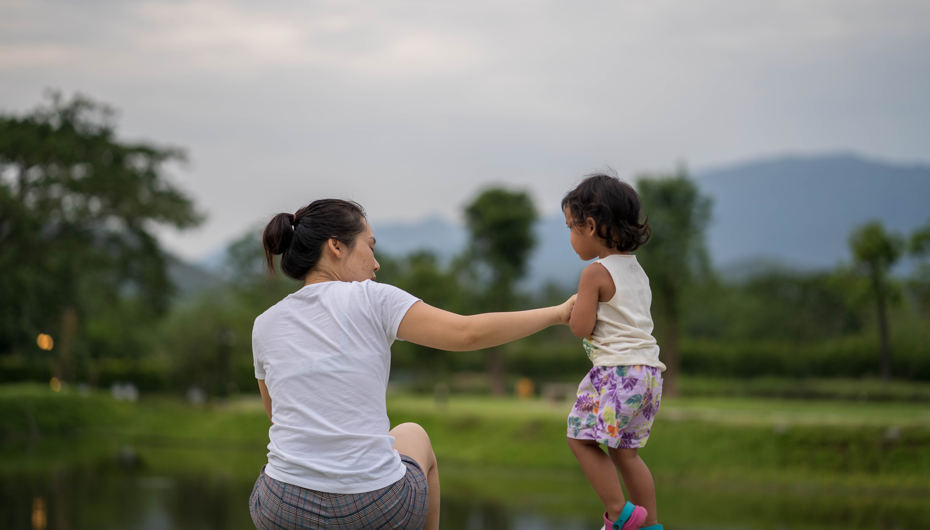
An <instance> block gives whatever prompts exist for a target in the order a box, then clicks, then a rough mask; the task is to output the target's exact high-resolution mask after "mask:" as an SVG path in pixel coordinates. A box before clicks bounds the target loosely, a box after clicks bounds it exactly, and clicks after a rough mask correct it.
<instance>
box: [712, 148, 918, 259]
mask: <svg viewBox="0 0 930 530" xmlns="http://www.w3.org/2000/svg"><path fill="white" fill-rule="evenodd" d="M695 179H696V180H697V181H698V183H699V185H700V187H701V189H702V190H703V191H704V193H706V194H708V195H710V196H711V197H713V199H714V209H713V215H714V220H713V224H712V225H711V227H710V230H709V233H708V245H709V247H710V251H711V255H712V257H713V259H714V262H715V263H716V264H718V265H719V266H724V267H726V266H730V265H732V264H733V263H734V262H738V261H744V260H747V259H750V258H753V257H756V256H769V257H772V258H775V259H777V260H780V261H783V262H786V263H788V264H790V265H793V266H796V267H802V268H811V267H829V266H833V265H835V264H836V263H837V261H839V260H842V259H847V258H848V255H849V253H848V250H847V248H848V246H847V240H848V238H849V233H850V231H851V230H852V229H853V227H855V226H857V225H859V224H861V223H863V222H865V221H867V220H869V219H880V220H881V221H883V222H884V223H885V225H886V226H887V227H890V228H891V229H894V230H900V231H911V230H913V229H914V228H915V227H916V226H918V225H921V224H923V223H926V222H927V221H928V220H930V166H926V165H897V164H891V163H885V162H879V161H875V160H868V159H864V158H861V157H858V156H855V155H832V156H817V157H815V156H811V157H783V158H776V159H771V160H763V161H757V162H749V163H745V164H738V165H734V166H731V167H727V168H723V169H716V170H711V171H702V172H699V173H697V174H696V175H695Z"/></svg>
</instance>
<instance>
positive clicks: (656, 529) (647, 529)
mask: <svg viewBox="0 0 930 530" xmlns="http://www.w3.org/2000/svg"><path fill="white" fill-rule="evenodd" d="M639 530H665V529H664V528H662V525H660V524H654V525H652V526H643V527H641V528H640V529H639Z"/></svg>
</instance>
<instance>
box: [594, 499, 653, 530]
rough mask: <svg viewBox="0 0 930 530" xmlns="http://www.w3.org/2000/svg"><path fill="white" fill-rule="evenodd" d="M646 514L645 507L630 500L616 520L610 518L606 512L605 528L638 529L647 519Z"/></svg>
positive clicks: (607, 529) (614, 529) (605, 529)
mask: <svg viewBox="0 0 930 530" xmlns="http://www.w3.org/2000/svg"><path fill="white" fill-rule="evenodd" d="M646 515H647V513H646V509H645V508H643V507H642V506H635V505H634V504H633V503H632V502H628V503H626V505H625V506H624V507H623V511H622V512H620V517H618V518H617V520H616V521H611V520H610V519H608V518H607V512H604V530H638V529H639V525H641V524H643V521H645V520H646Z"/></svg>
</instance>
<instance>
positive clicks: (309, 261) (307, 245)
mask: <svg viewBox="0 0 930 530" xmlns="http://www.w3.org/2000/svg"><path fill="white" fill-rule="evenodd" d="M364 229H365V210H364V209H362V207H361V205H359V204H358V203H356V202H352V201H343V200H340V199H322V200H319V201H313V202H311V203H310V205H309V206H305V207H303V208H301V209H299V210H297V213H295V214H290V213H279V214H278V215H275V216H274V217H272V218H271V221H270V222H269V223H268V226H266V227H265V231H264V233H262V243H264V245H265V262H266V264H267V265H268V271H269V272H270V273H271V275H272V276H273V275H274V256H277V255H278V254H281V270H282V271H284V274H285V275H286V276H287V277H288V278H293V279H295V280H303V279H304V277H305V276H307V273H309V272H310V271H312V270H313V268H314V267H316V264H317V263H319V261H320V256H322V255H323V245H325V244H326V242H327V241H329V240H330V239H335V240H336V241H339V242H340V243H342V244H343V245H346V246H347V247H349V248H350V249H351V248H353V247H354V246H355V236H357V235H359V234H360V233H362V230H364Z"/></svg>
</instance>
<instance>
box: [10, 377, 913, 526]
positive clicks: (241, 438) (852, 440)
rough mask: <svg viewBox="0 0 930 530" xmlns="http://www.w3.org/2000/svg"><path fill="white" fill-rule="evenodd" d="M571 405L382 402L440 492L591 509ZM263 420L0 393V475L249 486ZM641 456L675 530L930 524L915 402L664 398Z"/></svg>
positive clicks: (224, 412) (169, 404)
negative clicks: (176, 479)
mask: <svg viewBox="0 0 930 530" xmlns="http://www.w3.org/2000/svg"><path fill="white" fill-rule="evenodd" d="M568 409H569V404H568V403H562V404H550V403H547V402H544V401H541V400H530V401H519V400H515V399H494V398H490V397H474V396H455V395H454V396H452V397H451V398H450V399H449V401H448V402H447V403H445V404H438V403H437V402H436V401H435V400H434V399H433V398H431V397H424V396H414V395H392V396H390V397H389V399H388V414H389V416H390V419H391V423H392V425H396V424H398V423H401V422H406V421H414V422H417V423H420V424H421V425H423V426H424V427H425V428H426V429H427V431H428V432H429V433H430V437H431V439H432V441H433V444H434V447H435V451H436V454H437V456H438V458H439V460H440V468H441V472H442V476H443V488H444V489H443V491H444V495H446V494H447V495H452V496H453V497H450V498H455V496H458V498H470V499H484V501H482V502H488V503H491V505H493V504H494V503H503V504H506V505H511V506H519V507H522V508H521V509H530V510H541V511H544V512H546V513H548V514H556V515H558V514H560V513H563V514H571V513H578V510H579V509H583V510H584V512H585V513H588V512H589V511H590V512H591V513H596V511H597V509H598V502H597V499H596V496H595V495H594V493H593V491H592V490H591V489H590V486H588V484H587V482H586V481H585V479H584V477H583V475H582V474H581V472H580V470H579V469H578V466H577V464H576V463H575V461H574V458H573V457H572V455H571V453H570V452H569V450H568V447H567V445H566V443H565V415H566V413H567V411H568ZM268 425H269V424H268V419H267V417H266V416H265V413H264V410H263V408H262V406H261V402H260V400H258V399H257V398H256V397H242V398H239V399H234V400H230V401H228V402H225V403H215V404H211V405H208V406H204V407H194V406H191V405H188V404H187V403H185V402H184V401H182V400H180V399H177V398H173V397H167V396H152V397H144V398H143V399H142V400H141V401H139V402H138V403H118V402H115V401H113V400H112V399H111V398H110V397H109V396H108V395H107V394H104V393H94V394H92V395H89V396H79V395H77V394H75V393H67V394H66V393H61V394H55V393H52V392H51V391H49V390H47V387H41V386H38V385H25V386H23V385H17V386H6V387H0V436H2V437H3V438H4V439H5V440H6V442H5V443H2V444H0V473H13V474H19V473H23V472H26V473H45V472H54V470H55V469H61V468H65V467H69V466H70V467H72V468H73V467H75V466H78V467H80V466H88V467H90V466H92V465H93V463H94V462H98V461H100V459H102V458H112V457H111V456H108V455H114V454H118V453H119V452H120V451H124V450H126V448H127V447H131V448H132V451H133V452H134V453H135V454H137V456H138V458H140V459H141V461H142V462H143V463H144V467H145V468H146V469H148V470H149V471H148V472H150V473H155V474H165V475H169V476H170V475H174V474H188V475H190V474H200V475H204V476H221V477H227V478H229V479H231V480H236V481H240V482H243V483H247V482H248V481H250V480H254V476H255V474H256V473H257V470H258V468H259V467H260V466H261V465H262V463H263V462H264V459H265V452H266V449H265V445H266V444H267V431H268ZM641 454H642V456H643V458H644V460H645V461H646V462H647V463H648V464H649V466H650V468H651V469H652V471H653V473H654V475H655V478H656V481H657V484H658V490H659V495H660V506H662V505H665V506H674V507H675V512H674V514H675V515H674V517H670V519H671V521H670V522H673V523H674V522H676V521H678V523H679V527H681V526H687V523H689V522H690V521H709V522H713V523H714V524H716V523H721V526H723V525H722V523H724V522H729V523H732V525H731V526H734V527H739V526H740V525H743V526H746V525H748V526H746V527H752V528H776V527H777V525H768V526H767V523H766V521H768V520H769V519H767V517H771V520H772V521H780V524H788V526H789V527H792V528H795V527H797V528H804V527H805V521H807V520H808V519H810V520H817V521H819V522H818V523H817V524H814V525H812V526H809V527H810V528H882V527H883V526H882V525H883V524H884V523H883V521H889V520H891V521H896V524H899V526H900V527H901V528H922V527H923V525H924V523H925V522H927V521H930V507H927V506H926V505H927V503H926V502H924V500H925V499H926V498H927V497H928V496H930V407H928V406H926V405H924V404H920V403H913V402H882V403H873V402H866V403H862V404H859V403H857V402H854V401H804V400H797V399H794V400H779V399H756V398H680V399H665V400H664V401H663V403H662V407H661V410H660V412H659V416H658V419H657V421H656V424H655V426H654V429H653V437H652V438H651V439H650V441H649V444H648V446H647V447H646V448H644V449H643V450H642V451H641ZM760 514H762V515H761V516H760ZM765 514H769V515H765ZM834 520H836V521H839V522H838V523H837V526H829V525H827V524H826V523H825V522H824V521H827V522H829V521H834ZM729 523H728V524H729Z"/></svg>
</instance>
